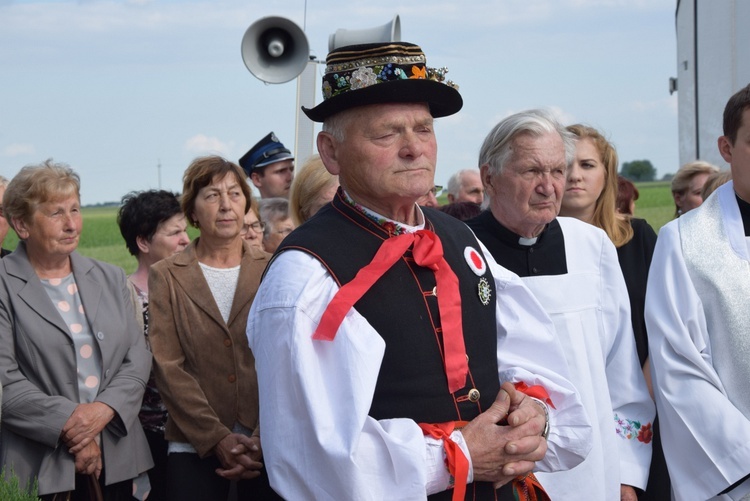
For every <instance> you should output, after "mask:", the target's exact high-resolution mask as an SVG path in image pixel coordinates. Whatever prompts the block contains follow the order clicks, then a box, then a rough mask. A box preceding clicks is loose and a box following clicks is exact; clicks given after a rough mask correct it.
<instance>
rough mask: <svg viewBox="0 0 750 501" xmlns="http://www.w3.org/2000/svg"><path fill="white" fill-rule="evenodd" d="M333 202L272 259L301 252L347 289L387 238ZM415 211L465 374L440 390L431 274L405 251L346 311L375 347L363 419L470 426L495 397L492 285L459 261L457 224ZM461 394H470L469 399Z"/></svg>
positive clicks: (505, 492)
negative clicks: (445, 273) (436, 240)
mask: <svg viewBox="0 0 750 501" xmlns="http://www.w3.org/2000/svg"><path fill="white" fill-rule="evenodd" d="M342 196H343V195H342V192H341V190H339V192H338V193H337V194H336V196H335V197H334V199H333V201H332V202H331V203H330V204H327V205H326V206H324V207H323V208H322V209H320V211H318V212H317V213H316V214H315V216H313V217H312V218H310V219H309V220H308V221H306V222H305V224H303V225H301V226H299V227H298V228H297V229H296V230H294V232H292V233H291V234H290V235H289V236H288V237H287V238H285V239H284V241H283V242H282V243H281V245H280V246H279V248H278V249H277V251H276V256H278V255H279V254H280V253H282V252H284V251H286V250H289V249H294V250H300V251H304V252H307V253H308V254H310V255H312V256H313V257H315V258H316V259H318V260H319V261H320V262H321V263H322V264H323V265H324V266H325V267H326V268H327V270H328V271H329V272H330V273H331V276H332V277H333V278H334V280H336V282H337V283H338V284H340V285H341V284H346V283H349V282H350V281H351V280H352V279H353V278H354V277H355V276H356V274H357V273H358V272H359V271H360V269H362V268H363V267H364V266H366V265H367V264H368V263H369V262H370V261H371V260H372V258H373V257H374V255H375V253H376V252H377V251H378V249H380V246H381V244H382V243H383V242H384V241H385V240H386V239H388V238H390V237H391V235H390V232H389V231H388V230H387V229H386V228H384V227H383V226H380V225H378V224H376V223H374V222H373V221H371V220H370V219H369V218H367V217H366V216H364V215H363V214H361V213H360V212H359V211H357V210H355V209H354V208H353V207H351V206H350V205H349V204H348V203H347V202H345V201H344V200H343V199H342ZM422 210H423V213H424V216H425V229H427V230H431V231H434V232H435V233H436V234H437V235H438V236H439V237H440V241H441V243H442V247H443V252H444V257H445V260H446V261H447V262H448V263H449V265H450V267H451V269H452V270H453V272H454V273H455V274H456V276H457V278H458V280H459V282H458V283H459V292H460V294H461V314H462V322H463V334H464V343H465V346H466V356H467V361H468V363H469V375H468V376H469V377H468V378H467V384H466V386H465V387H464V388H462V389H461V390H458V391H457V392H456V393H453V394H451V393H450V392H449V390H448V383H447V379H446V376H445V369H444V365H443V358H442V329H441V324H440V311H439V309H438V303H437V296H436V295H435V294H436V293H437V294H439V291H437V290H436V281H435V276H434V272H433V271H432V270H430V269H428V268H425V267H422V266H419V265H417V264H416V262H415V260H414V258H413V255H412V253H411V250H408V251H407V252H406V254H404V256H403V258H402V259H400V260H398V261H397V262H396V263H395V264H394V265H393V266H392V267H391V268H390V269H389V270H388V271H387V272H386V273H385V274H384V275H383V276H382V277H380V279H379V280H378V281H377V282H375V284H374V285H373V286H372V288H370V289H369V290H368V291H367V292H366V293H365V295H364V296H363V297H362V298H361V299H360V300H359V301H357V303H356V304H355V305H354V307H355V308H356V310H357V311H358V312H359V313H360V314H361V315H362V316H363V317H364V318H365V319H367V321H368V322H369V323H370V325H372V327H373V328H374V329H375V330H376V331H377V332H378V334H379V335H380V336H381V337H382V338H383V340H384V341H385V353H384V355H383V361H382V363H381V366H380V372H379V374H378V380H377V383H376V387H375V392H374V395H373V401H372V405H371V407H370V411H369V415H370V416H372V417H373V418H375V419H388V418H398V417H408V418H410V419H413V420H415V421H416V422H427V423H442V422H446V421H470V420H472V419H473V418H475V417H476V416H478V415H479V414H480V413H481V412H483V411H485V410H486V409H488V408H489V407H490V406H491V405H492V403H493V402H494V400H495V396H496V395H497V393H498V391H499V390H500V382H499V379H498V367H497V323H496V319H495V298H496V290H495V288H494V285H495V284H494V279H493V277H492V274H491V272H490V271H489V269H488V268H486V271H485V273H484V275H483V276H481V277H480V276H478V275H477V274H476V273H475V272H474V271H473V270H472V268H471V266H470V265H469V264H468V262H467V258H466V257H465V249H467V247H471V248H473V249H475V250H476V251H477V252H479V251H480V246H479V243H478V242H477V239H476V238H475V237H474V235H473V234H472V233H471V232H470V231H469V229H468V228H467V227H466V226H465V225H464V224H462V223H461V222H460V221H458V220H457V219H455V218H453V217H451V216H448V215H447V214H443V213H442V212H440V211H437V210H432V209H429V208H423V209H422ZM480 283H484V284H486V285H487V286H488V287H489V289H490V291H491V292H490V300H489V301H488V302H487V304H484V303H482V301H481V298H480V296H479V294H478V290H479V289H478V286H479V284H480ZM471 390H474V391H477V390H478V391H479V397H478V400H476V401H474V399H473V398H472V397H471V396H470V395H471V394H472V392H471ZM334 424H335V423H334ZM452 495H453V491H452V490H447V491H443V492H440V493H437V494H434V495H431V496H429V497H428V499H430V500H431V501H432V500H450V499H451V498H452ZM465 499H500V500H512V499H514V495H513V488H512V486H511V485H510V484H506V485H504V486H503V487H502V488H500V490H498V491H497V492H496V491H495V489H494V487H493V485H492V484H491V483H489V482H474V483H473V484H471V485H469V486H468V487H467V491H466V498H465Z"/></svg>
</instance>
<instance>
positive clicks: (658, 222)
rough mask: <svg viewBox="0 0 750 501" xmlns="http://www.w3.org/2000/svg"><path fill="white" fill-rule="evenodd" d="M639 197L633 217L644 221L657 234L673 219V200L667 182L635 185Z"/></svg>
mask: <svg viewBox="0 0 750 501" xmlns="http://www.w3.org/2000/svg"><path fill="white" fill-rule="evenodd" d="M636 187H637V188H638V192H639V195H640V196H639V197H638V200H637V201H636V202H635V217H639V218H641V219H645V220H646V221H648V223H649V224H650V225H651V227H652V228H653V229H654V231H656V232H657V233H659V228H661V227H662V226H664V225H665V224H667V223H668V222H669V221H671V220H672V219H674V199H673V198H672V189H671V183H670V182H669V181H664V182H653V183H636Z"/></svg>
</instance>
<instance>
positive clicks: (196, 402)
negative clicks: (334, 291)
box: [149, 156, 273, 501]
mask: <svg viewBox="0 0 750 501" xmlns="http://www.w3.org/2000/svg"><path fill="white" fill-rule="evenodd" d="M251 203H252V199H251V197H250V188H249V186H248V184H247V182H246V181H245V176H244V174H243V172H242V169H241V168H240V167H239V166H237V165H236V164H234V163H232V162H229V161H227V160H225V159H223V158H221V157H217V156H209V157H202V158H197V159H196V160H194V161H193V163H192V164H191V165H190V166H189V167H188V169H187V170H186V171H185V174H184V176H183V195H182V200H181V205H182V209H183V212H184V213H185V216H186V217H187V219H188V221H189V222H190V224H192V225H193V226H195V227H197V228H199V229H200V231H201V234H200V237H199V238H196V239H195V240H194V241H193V242H192V243H191V244H190V245H189V246H188V247H187V248H186V249H185V250H184V251H183V252H182V253H180V254H177V255H174V256H172V257H170V258H168V259H165V260H163V261H161V262H159V263H157V264H155V265H153V266H152V268H151V271H150V274H149V296H150V301H151V302H150V305H149V308H150V333H149V337H150V340H151V348H152V350H153V353H154V360H155V365H154V373H155V375H156V382H157V386H158V388H159V391H160V392H161V395H162V398H163V400H164V402H165V403H166V405H167V410H168V411H169V418H168V421H167V427H166V434H165V435H166V439H167V440H168V441H169V456H168V459H167V490H168V492H167V496H168V498H169V499H173V500H184V499H192V500H198V501H200V500H206V501H208V500H211V501H215V500H224V499H226V498H227V494H228V491H229V481H230V480H240V482H239V483H238V492H239V499H249V498H257V499H266V498H267V497H269V496H273V493H272V491H270V487H269V486H268V480H267V476H266V475H265V472H264V471H263V470H262V464H261V463H260V459H261V451H260V440H259V433H260V430H259V428H258V387H257V379H256V375H255V361H254V358H253V354H252V353H251V351H250V349H249V347H248V345H247V339H246V337H245V326H246V325H247V315H248V312H249V310H250V305H251V303H252V301H253V298H254V297H255V292H256V290H257V288H258V284H259V282H260V277H261V274H262V272H263V270H264V268H265V266H266V264H267V262H268V259H269V257H270V256H269V255H268V254H266V253H264V252H262V251H260V250H258V249H257V248H253V247H251V246H250V245H248V244H247V243H245V242H244V241H243V239H242V237H241V230H242V225H243V217H244V215H245V213H246V212H247V211H248V209H249V208H250V204H251ZM247 437H251V438H250V440H248V438H247ZM250 443H252V444H254V447H252V449H253V450H249V452H247V453H245V454H238V453H237V451H238V450H240V451H245V450H246V449H245V448H244V447H239V448H236V447H237V446H238V445H240V444H244V445H247V444H250ZM233 449H234V450H235V452H234V453H233V452H232V450H233Z"/></svg>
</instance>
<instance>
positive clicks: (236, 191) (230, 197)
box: [192, 172, 245, 238]
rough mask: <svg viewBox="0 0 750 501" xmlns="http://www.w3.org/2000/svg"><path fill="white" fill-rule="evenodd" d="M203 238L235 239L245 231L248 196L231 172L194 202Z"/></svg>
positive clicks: (194, 218) (204, 191)
mask: <svg viewBox="0 0 750 501" xmlns="http://www.w3.org/2000/svg"><path fill="white" fill-rule="evenodd" d="M192 217H193V220H194V221H197V222H198V227H199V228H200V230H201V237H202V238H212V237H215V238H234V237H237V236H238V235H239V234H240V232H241V231H242V225H243V220H244V217H245V194H244V193H243V192H242V188H241V187H240V184H239V181H238V180H237V177H236V176H235V175H234V174H232V173H231V172H230V173H228V174H227V175H226V176H224V177H223V178H216V177H215V178H214V179H213V180H212V181H211V184H209V185H208V186H204V187H203V188H201V189H200V191H199V192H198V196H197V197H196V199H195V207H194V209H193V214H192Z"/></svg>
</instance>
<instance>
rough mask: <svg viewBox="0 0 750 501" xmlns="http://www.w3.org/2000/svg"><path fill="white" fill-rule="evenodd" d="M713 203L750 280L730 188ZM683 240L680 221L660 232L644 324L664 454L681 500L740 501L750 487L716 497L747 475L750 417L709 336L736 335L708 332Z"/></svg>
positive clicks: (748, 308) (749, 258) (747, 242)
mask: <svg viewBox="0 0 750 501" xmlns="http://www.w3.org/2000/svg"><path fill="white" fill-rule="evenodd" d="M713 197H717V198H716V199H715V200H713V201H714V202H717V203H718V204H719V207H720V214H721V219H722V221H723V224H724V228H725V231H726V237H727V238H728V240H729V244H730V246H731V251H732V252H734V253H735V254H736V256H737V257H738V258H739V261H740V263H741V264H740V267H739V268H738V269H737V270H733V272H734V273H744V274H746V275H748V276H750V274H748V269H749V267H750V252H749V251H748V246H750V239H748V238H747V237H745V232H744V228H743V224H742V218H741V216H740V212H739V208H738V206H737V201H736V199H735V198H734V197H735V194H734V189H733V184H732V182H731V181H730V182H729V183H727V184H725V185H723V186H721V187H719V188H718V189H717V190H716V192H715V193H714V194H713V195H712V196H711V199H713ZM711 199H709V200H711ZM706 203H708V200H707V201H706ZM707 207H708V205H707ZM694 210H696V211H698V210H701V208H698V209H694ZM689 215H690V214H689V213H688V214H687V216H689ZM685 237H690V236H689V235H681V234H680V226H679V220H675V221H672V222H670V223H668V224H667V225H666V226H664V227H663V228H662V229H661V231H660V232H659V239H658V240H657V242H656V249H655V250H654V257H653V261H652V263H651V270H650V272H649V278H648V288H647V292H646V326H647V328H648V337H649V353H650V358H651V366H652V377H653V381H654V392H655V394H656V404H657V408H658V410H659V422H660V427H661V436H662V442H663V446H664V455H665V457H666V460H667V466H668V468H669V476H670V478H671V480H672V489H673V491H674V493H675V497H676V499H679V500H687V501H690V500H705V499H727V500H728V499H741V498H743V496H745V495H747V494H748V493H750V481H745V482H744V483H743V484H741V485H740V486H738V487H737V488H735V489H734V490H732V491H731V492H730V493H729V494H725V495H722V496H719V495H718V494H719V493H720V492H722V491H724V490H725V489H727V488H728V487H729V486H731V485H732V484H734V483H735V482H737V481H738V480H740V479H742V478H743V477H745V476H746V475H748V474H750V416H747V415H744V414H743V413H742V412H741V411H740V410H739V409H738V408H737V407H736V406H735V405H733V404H732V402H731V401H730V400H729V398H728V396H727V391H726V388H725V385H726V382H725V383H722V381H721V378H720V377H719V375H718V374H717V371H716V369H715V362H716V360H715V358H714V355H713V354H712V352H711V336H716V335H730V334H732V333H731V332H716V331H713V332H709V328H708V325H709V322H708V321H707V312H706V311H705V309H704V304H703V302H702V301H701V299H700V297H699V295H698V292H697V290H696V287H695V284H694V283H693V281H692V280H691V278H690V275H689V272H688V267H687V265H686V262H685V259H684V256H683V251H682V247H681V243H680V241H681V238H685ZM696 238H698V236H696ZM740 314H744V315H748V314H750V298H747V297H746V298H745V299H744V306H743V311H742V312H741V313H740ZM745 335H746V333H745ZM737 356H746V355H745V354H742V353H738V354H737ZM744 384H745V385H747V384H750V381H745V382H744Z"/></svg>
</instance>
